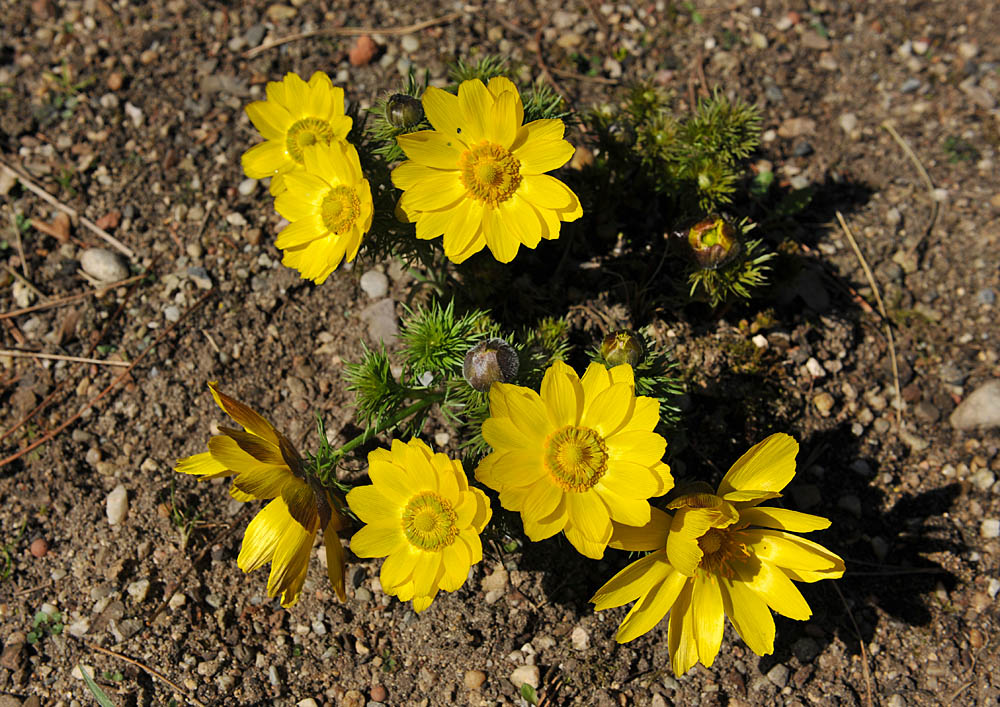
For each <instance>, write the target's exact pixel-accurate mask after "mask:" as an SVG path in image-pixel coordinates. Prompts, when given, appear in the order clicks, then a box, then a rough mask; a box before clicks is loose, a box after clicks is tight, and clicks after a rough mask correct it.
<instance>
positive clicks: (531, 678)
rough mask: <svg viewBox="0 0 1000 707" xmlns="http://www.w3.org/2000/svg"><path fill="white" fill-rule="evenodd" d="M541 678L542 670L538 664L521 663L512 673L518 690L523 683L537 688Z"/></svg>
mask: <svg viewBox="0 0 1000 707" xmlns="http://www.w3.org/2000/svg"><path fill="white" fill-rule="evenodd" d="M540 680H541V671H539V669H538V666H537V665H519V666H518V667H517V668H515V669H514V672H512V673H511V674H510V681H511V682H512V683H513V684H514V687H516V688H517V689H518V690H520V689H521V685H524V684H525V683H527V684H528V685H531V686H532V687H534V688H537V687H538V683H539V681H540Z"/></svg>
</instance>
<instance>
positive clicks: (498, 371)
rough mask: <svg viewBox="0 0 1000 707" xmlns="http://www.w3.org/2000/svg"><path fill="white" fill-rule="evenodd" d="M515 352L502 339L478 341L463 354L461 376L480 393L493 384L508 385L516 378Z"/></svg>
mask: <svg viewBox="0 0 1000 707" xmlns="http://www.w3.org/2000/svg"><path fill="white" fill-rule="evenodd" d="M519 363H520V362H519V361H518V359H517V351H515V350H514V347H513V346H511V345H510V344H508V343H507V342H506V341H504V340H503V339H488V340H486V341H480V342H479V343H478V344H476V345H475V346H473V347H472V348H471V349H469V353H467V354H465V363H464V364H463V365H462V375H463V376H465V381H466V382H467V383H468V384H469V385H471V386H472V387H473V388H475V389H476V390H478V391H479V392H480V393H485V392H487V391H489V389H490V386H492V385H493V384H494V383H510V382H511V381H513V380H514V379H515V378H516V377H517V369H518V366H519Z"/></svg>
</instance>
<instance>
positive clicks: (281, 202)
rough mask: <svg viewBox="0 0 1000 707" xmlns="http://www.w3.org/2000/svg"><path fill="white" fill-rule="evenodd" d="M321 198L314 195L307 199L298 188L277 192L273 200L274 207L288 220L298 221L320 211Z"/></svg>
mask: <svg viewBox="0 0 1000 707" xmlns="http://www.w3.org/2000/svg"><path fill="white" fill-rule="evenodd" d="M321 204H322V198H321V197H319V196H318V195H317V196H314V197H313V198H309V199H307V198H306V197H305V196H304V195H303V194H302V192H300V191H298V190H294V191H293V190H288V191H284V192H282V193H281V194H278V196H277V197H275V200H274V208H275V210H277V212H278V213H279V214H281V215H282V216H284V217H285V218H286V219H288V220H289V221H299V220H301V219H304V218H308V217H310V216H313V215H314V214H317V213H319V212H320V209H321V208H322V206H321Z"/></svg>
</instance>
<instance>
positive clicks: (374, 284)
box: [361, 270, 389, 299]
mask: <svg viewBox="0 0 1000 707" xmlns="http://www.w3.org/2000/svg"><path fill="white" fill-rule="evenodd" d="M361 289H362V290H364V292H365V294H366V295H368V296H369V297H371V298H372V299H380V298H382V297H385V295H386V293H387V292H388V291H389V278H388V277H386V274H385V273H384V272H379V271H378V270H369V271H368V272H366V273H365V274H364V275H362V276H361Z"/></svg>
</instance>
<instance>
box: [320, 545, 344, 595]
mask: <svg viewBox="0 0 1000 707" xmlns="http://www.w3.org/2000/svg"><path fill="white" fill-rule="evenodd" d="M323 545H324V548H325V549H326V574H327V577H329V578H330V586H331V587H333V591H334V592H335V593H336V594H337V598H338V599H340V600H341V601H347V592H345V591H344V547H343V545H341V544H340V538H339V537H338V536H337V533H336V531H334V530H333V529H331V528H327V529H326V530H324V531H323Z"/></svg>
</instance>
